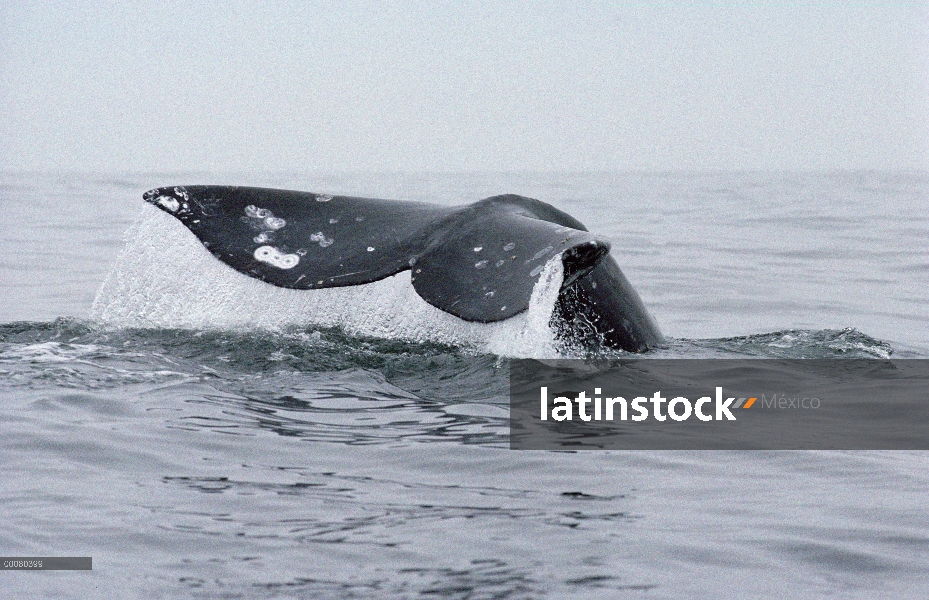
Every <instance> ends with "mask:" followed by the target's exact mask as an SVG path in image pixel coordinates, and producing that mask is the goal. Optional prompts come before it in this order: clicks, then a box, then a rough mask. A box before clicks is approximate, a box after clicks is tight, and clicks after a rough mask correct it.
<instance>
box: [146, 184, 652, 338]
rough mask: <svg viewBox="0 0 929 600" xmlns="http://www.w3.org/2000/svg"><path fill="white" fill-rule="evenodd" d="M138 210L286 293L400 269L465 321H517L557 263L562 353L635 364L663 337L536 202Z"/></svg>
mask: <svg viewBox="0 0 929 600" xmlns="http://www.w3.org/2000/svg"><path fill="white" fill-rule="evenodd" d="M143 198H144V199H145V200H146V201H148V202H150V203H151V204H154V205H155V206H157V207H158V208H160V209H162V210H164V211H165V212H167V213H169V214H170V215H172V216H174V217H176V218H177V219H178V220H180V221H181V223H183V224H184V225H185V226H186V227H187V228H188V229H190V231H191V232H193V233H194V235H196V236H197V237H198V238H199V239H200V241H201V242H202V243H203V245H204V246H206V248H207V249H209V251H210V252H212V253H213V255H214V256H216V258H218V259H219V260H221V261H222V262H224V263H226V264H227V265H229V266H231V267H232V268H234V269H236V270H237V271H239V272H241V273H245V274H246V275H249V276H251V277H254V278H257V279H260V280H262V281H265V282H267V283H270V284H272V285H276V286H279V287H284V288H292V289H300V290H312V289H319V288H329V287H343V286H352V285H361V284H365V283H370V282H373V281H377V280H379V279H383V278H385V277H389V276H391V275H394V274H396V273H399V272H400V271H403V270H406V269H410V270H411V271H412V273H411V281H412V284H413V287H414V288H415V290H416V292H417V293H418V294H419V295H420V296H421V297H422V298H423V299H424V300H426V302H428V303H429V304H432V305H433V306H435V307H437V308H439V309H441V310H443V311H445V312H447V313H450V314H452V315H455V316H456V317H459V318H461V319H464V320H466V321H476V322H481V323H490V322H494V321H502V320H504V319H507V318H510V317H512V316H513V315H515V314H518V313H520V312H522V311H524V310H526V309H527V308H528V306H529V299H530V297H531V295H532V289H533V287H534V286H535V283H536V282H537V281H538V279H539V274H540V273H541V271H542V268H543V267H544V266H545V264H546V263H547V262H548V261H549V260H550V259H551V258H552V257H553V256H555V255H560V256H561V261H562V264H563V266H564V281H563V284H562V288H561V291H560V293H559V295H558V302H557V304H556V307H555V313H554V315H553V318H555V319H559V320H560V321H562V322H564V323H566V324H567V327H564V328H562V329H563V330H562V331H560V332H559V335H560V336H561V337H562V338H564V339H566V341H569V342H572V343H581V344H585V345H605V346H607V347H610V348H621V349H623V350H626V351H630V352H644V351H646V350H648V349H649V348H651V347H654V346H655V345H656V344H659V343H660V342H661V339H662V338H661V333H660V332H659V331H658V327H657V326H656V325H655V322H654V320H653V319H652V318H651V316H650V315H649V314H648V311H647V310H646V309H645V306H644V305H643V304H642V300H641V299H640V298H639V295H638V294H637V293H636V291H635V290H634V289H633V288H632V286H631V285H630V283H629V281H628V280H627V279H626V278H625V276H624V275H623V273H622V271H620V269H619V266H618V265H617V264H616V261H615V260H613V258H612V257H611V256H610V255H609V250H610V244H609V242H608V241H606V240H605V239H603V238H601V237H598V236H595V235H593V234H591V233H589V232H588V231H587V228H586V227H584V225H583V224H581V223H580V221H578V220H577V219H575V218H574V217H572V216H570V215H568V214H567V213H564V212H562V211H560V210H558V209H556V208H554V207H552V206H550V205H548V204H546V203H544V202H540V201H539V200H533V199H532V198H526V197H523V196H516V195H513V194H507V195H502V196H493V197H491V198H485V199H484V200H480V201H478V202H475V203H473V204H469V205H466V206H454V207H447V206H439V205H434V204H426V203H419V202H401V201H397V200H376V199H370V198H354V197H349V196H331V195H327V194H314V193H310V192H295V191H287V190H276V189H264V188H252V187H232V186H199V185H198V186H176V187H162V188H157V189H153V190H150V191H148V192H146V193H145V194H144V196H143Z"/></svg>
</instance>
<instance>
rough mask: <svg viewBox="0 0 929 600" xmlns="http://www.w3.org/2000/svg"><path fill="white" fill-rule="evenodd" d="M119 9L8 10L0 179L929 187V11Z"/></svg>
mask: <svg viewBox="0 0 929 600" xmlns="http://www.w3.org/2000/svg"><path fill="white" fill-rule="evenodd" d="M105 4H108V3H104V2H67V3H54V2H17V1H13V2H10V1H6V2H0V18H2V21H0V168H4V169H16V170H21V169H24V170H33V169H41V170H48V169H65V170H104V171H116V172H122V171H165V170H174V171H177V170H181V171H192V170H223V171H229V170H268V171H284V170H298V171H372V170H376V171H478V170H484V171H486V170H533V171H539V170H542V171H564V170H601V169H610V170H627V169H636V170H638V169H647V170H679V169H684V170H717V169H862V168H865V169H895V170H896V169H920V168H923V169H924V168H929V10H927V8H926V3H925V2H882V3H853V5H852V6H849V4H848V3H846V2H828V3H813V4H811V3H793V2H790V3H788V2H761V3H753V4H744V3H713V4H712V5H710V4H709V3H704V2H699V3H695V5H690V4H684V3H667V2H663V3H652V2H639V3H618V2H584V3H575V2H533V3H529V2H504V1H502V0H492V1H490V2H481V3H478V2H464V1H456V2H447V3H439V2H347V1H346V2H328V1H327V2H292V3H287V2H271V1H263V2H253V3H247V2H221V3H220V2H203V3H187V2H177V3H173V2H161V3H155V2H151V3H149V2H144V3H135V2H114V3H111V4H108V5H107V6H105V7H104V5H105ZM153 6H154V8H153Z"/></svg>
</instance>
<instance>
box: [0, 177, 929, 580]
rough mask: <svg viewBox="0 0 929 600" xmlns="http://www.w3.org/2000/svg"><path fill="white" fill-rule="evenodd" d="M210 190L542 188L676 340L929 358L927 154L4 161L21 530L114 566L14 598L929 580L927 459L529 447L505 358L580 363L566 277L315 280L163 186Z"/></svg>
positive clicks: (13, 522)
mask: <svg viewBox="0 0 929 600" xmlns="http://www.w3.org/2000/svg"><path fill="white" fill-rule="evenodd" d="M198 183H206V184H210V183H213V184H239V185H256V186H267V187H280V188H289V189H300V190H307V191H315V192H323V193H332V194H350V195H358V196H369V197H386V198H397V199H408V200H417V201H427V202H437V203H441V204H460V203H467V202H472V201H474V200H477V199H480V198H483V197H486V196H490V195H494V194H499V193H508V192H512V193H518V194H522V195H526V196H531V197H534V198H538V199H540V200H544V201H546V202H549V203H551V204H553V205H555V206H556V207H558V208H560V209H562V210H564V211H566V212H568V213H570V214H572V215H573V216H575V217H577V218H578V219H580V220H581V221H582V222H584V223H586V224H587V225H588V228H589V229H591V230H592V231H593V232H595V233H597V234H599V235H603V236H605V237H608V238H609V239H611V241H612V244H613V250H612V254H613V256H614V257H615V258H616V260H617V262H618V263H619V265H620V266H621V268H622V269H623V271H624V272H625V274H626V275H627V277H628V278H629V280H630V281H631V282H632V284H633V286H635V287H636V289H637V290H638V291H639V293H640V295H641V296H642V299H643V301H644V302H645V304H646V306H648V307H649V309H650V310H651V312H652V314H653V315H654V317H655V319H656V321H657V322H658V324H659V325H660V327H661V329H662V331H663V332H664V334H665V335H666V336H667V338H668V340H667V344H666V345H665V346H664V347H662V348H660V349H658V350H657V351H656V352H654V353H650V355H651V356H658V357H666V358H692V357H716V358H742V357H755V358H765V357H777V358H783V357H789V358H830V357H834V358H842V357H873V358H884V357H888V356H892V357H897V358H900V357H921V358H925V357H929V327H927V323H929V210H927V209H929V203H927V200H929V175H927V174H924V173H908V174H906V173H905V174H899V173H898V174H887V173H873V172H851V173H844V172H839V173H703V174H688V173H589V174H558V173H547V174H520V173H496V174H481V173H478V174H454V175H443V174H341V175H312V174H309V175H308V174H235V173H231V174H218V173H200V174H193V173H188V174H185V173H179V174H170V173H169V174H148V175H140V174H112V173H96V174H94V173H91V174H47V173H45V174H36V173H5V174H2V175H0V223H2V225H3V229H2V231H3V236H2V239H0V250H2V252H0V282H2V289H3V299H4V301H3V302H2V303H0V450H2V451H0V464H2V473H3V475H4V476H3V478H2V480H0V498H2V500H3V504H2V505H3V511H4V516H3V519H2V520H0V554H3V555H6V556H92V557H93V565H94V569H93V571H90V572H87V571H74V572H64V571H61V572H4V573H3V574H2V579H3V581H0V590H2V591H0V596H6V595H9V596H10V597H54V598H70V597H73V598H86V597H102V598H109V597H112V598H124V597H141V598H149V597H152V598H154V597H165V596H168V597H171V596H175V597H206V598H212V597H225V598H253V597H272V598H273V597H281V598H316V597H336V598H338V597H346V598H352V597H377V598H392V597H395V598H408V597H420V596H422V597H449V598H544V597H553V598H565V597H568V598H570V597H578V598H588V597H631V598H635V597H643V598H690V597H740V598H746V597H747V598H751V597H757V598H764V597H817V596H834V597H842V598H872V597H875V596H889V597H913V596H919V595H920V594H923V593H924V591H925V590H926V589H929V517H927V515H926V511H925V506H926V503H927V499H929V472H927V466H929V460H927V455H926V454H925V453H922V452H840V451H832V452H696V453H695V452H671V451H667V452H619V451H595V452H576V453H570V452H542V451H531V452H530V451H511V450H509V449H508V428H507V425H508V422H507V418H508V410H507V402H508V398H507V393H508V388H507V384H508V380H507V376H508V370H507V357H510V356H543V357H550V356H552V355H556V354H557V353H558V351H559V350H558V348H557V344H555V343H554V342H553V339H552V337H551V335H550V332H548V331H547V329H546V326H545V322H546V320H547V313H546V310H550V306H551V303H552V302H553V296H552V288H553V286H554V288H555V289H557V281H558V279H559V276H560V275H559V274H558V273H557V272H554V273H553V272H548V273H546V281H548V283H549V285H548V286H547V287H546V286H539V288H537V290H536V295H535V297H534V299H533V303H532V307H533V308H532V309H531V310H530V311H529V312H528V313H526V315H525V316H523V317H521V319H522V320H515V321H514V322H513V323H512V324H510V325H508V327H510V329H506V330H504V329H501V330H500V331H498V332H494V331H490V330H488V329H487V328H486V327H485V326H477V325H465V324H461V323H458V322H457V321H454V320H450V319H448V318H447V315H445V314H444V313H441V312H440V311H434V310H432V307H431V306H429V305H427V304H426V305H424V306H425V307H424V306H421V305H419V304H416V302H417V301H418V297H414V296H415V294H414V296H409V295H408V293H409V285H408V283H407V282H405V281H403V280H402V276H401V277H400V278H398V279H393V278H392V280H391V281H384V282H380V283H379V284H375V287H373V288H370V289H368V288H357V289H354V290H353V289H351V288H346V289H345V290H342V292H340V293H343V295H341V296H338V297H333V298H330V299H329V300H326V298H325V297H321V298H323V299H322V300H320V299H319V298H315V299H308V298H307V297H305V296H301V295H300V293H299V292H294V291H289V290H278V289H276V288H272V287H270V286H266V285H265V284H262V283H261V282H258V281H256V280H251V279H249V278H247V277H244V276H240V275H239V274H237V273H235V272H234V271H232V270H231V269H228V268H227V267H225V266H224V265H221V264H220V263H219V262H218V261H215V260H214V259H212V257H211V256H210V255H209V254H208V253H206V252H205V251H204V250H203V248H202V247H201V246H199V244H198V243H197V242H196V241H195V240H194V239H193V236H192V235H189V234H187V232H186V231H185V230H184V229H183V227H181V226H180V225H179V224H178V223H176V222H175V221H174V220H173V219H171V218H170V217H169V216H168V215H166V214H163V213H160V212H157V211H155V210H154V209H152V208H151V207H150V206H148V205H146V204H145V203H144V202H143V201H142V200H141V194H142V193H143V192H144V191H145V190H147V189H149V188H153V187H157V186H163V185H174V184H198ZM552 282H554V283H552ZM378 286H379V287H378ZM352 292H354V294H352ZM344 293H348V295H347V296H346V295H344Z"/></svg>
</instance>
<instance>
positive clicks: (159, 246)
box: [91, 205, 563, 358]
mask: <svg viewBox="0 0 929 600" xmlns="http://www.w3.org/2000/svg"><path fill="white" fill-rule="evenodd" d="M126 235H127V243H126V246H125V248H124V249H123V251H122V252H121V254H120V256H119V258H118V259H117V263H116V265H115V266H114V268H113V270H112V271H111V272H110V274H109V275H108V276H107V278H106V281H104V283H103V285H102V286H101V288H100V291H99V292H98V293H97V298H96V300H95V301H94V304H93V308H92V309H91V318H93V319H95V320H98V321H100V322H102V323H103V324H106V325H109V326H116V327H153V328H165V327H180V328H192V329H211V328H218V329H250V328H260V329H270V330H280V329H283V328H286V327H290V326H294V325H296V326H313V325H315V326H322V327H341V328H342V329H344V330H345V331H346V332H349V333H352V334H356V335H369V336H376V337H384V338H393V339H403V340H408V341H414V342H425V341H431V342H440V343H446V344H451V345H458V346H467V347H470V348H473V349H475V350H477V351H480V352H492V353H495V354H499V355H502V356H511V357H528V356H532V357H552V358H554V357H557V356H558V352H557V347H558V346H557V344H556V342H555V338H554V334H553V332H552V330H551V328H550V327H549V321H550V320H551V316H552V311H553V310H554V306H555V301H556V300H557V298H558V291H559V290H560V288H561V282H562V277H563V272H562V263H561V258H560V256H557V255H556V256H554V257H552V258H551V259H550V260H549V261H548V263H547V264H546V265H545V268H544V269H543V270H542V272H541V276H540V277H539V281H538V283H537V284H536V286H535V288H534V289H533V291H532V297H531V299H530V302H529V309H528V310H527V311H524V312H523V313H520V314H518V315H516V316H514V317H512V318H510V319H507V320H506V321H502V322H497V323H486V324H483V323H471V322H467V321H463V320H461V319H459V318H457V317H455V316H452V315H450V314H448V313H446V312H443V311H441V310H439V309H438V308H436V307H434V306H432V305H430V304H429V303H427V302H426V301H425V300H423V299H422V298H421V297H420V296H419V294H417V293H416V291H415V290H414V289H413V286H412V284H411V281H410V271H402V272H400V273H398V274H397V275H394V276H392V277H388V278H386V279H382V280H380V281H375V282H373V283H368V284H364V285H357V286H350V287H342V288H326V289H319V290H289V289H284V288H279V287H275V286H272V285H269V284H267V283H264V282H262V281H259V280H257V279H253V278H251V277H248V276H247V275H243V274H241V273H239V272H237V271H235V270H234V269H232V268H231V267H229V266H227V265H225V264H223V263H222V262H220V261H219V260H218V259H216V258H215V257H214V256H213V255H212V254H210V253H209V251H208V250H207V249H206V248H204V247H203V245H202V244H201V243H200V241H199V240H197V239H196V237H194V235H193V234H191V232H190V231H188V230H187V229H186V228H185V227H184V226H183V225H182V224H181V223H179V222H178V221H176V220H175V219H173V218H171V217H170V216H168V215H166V214H164V213H163V212H162V211H160V210H158V209H157V208H155V207H153V206H149V205H145V206H144V207H143V212H142V214H141V215H140V216H139V218H138V220H137V221H136V223H135V224H134V225H133V226H132V227H131V228H130V229H129V231H128V232H127V234H126Z"/></svg>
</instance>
